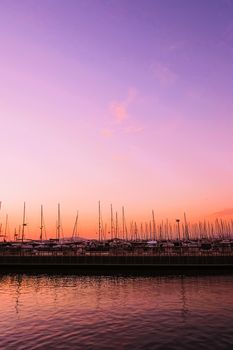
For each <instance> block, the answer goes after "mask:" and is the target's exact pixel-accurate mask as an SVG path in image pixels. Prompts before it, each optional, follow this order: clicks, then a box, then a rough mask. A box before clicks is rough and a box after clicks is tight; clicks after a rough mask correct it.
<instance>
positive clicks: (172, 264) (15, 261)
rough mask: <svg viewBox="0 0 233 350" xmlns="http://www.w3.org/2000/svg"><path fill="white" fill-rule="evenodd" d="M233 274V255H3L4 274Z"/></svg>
mask: <svg viewBox="0 0 233 350" xmlns="http://www.w3.org/2000/svg"><path fill="white" fill-rule="evenodd" d="M36 269H40V270H56V271H59V270H72V271H74V272H75V271H77V272H78V271H81V270H88V271H98V270H100V271H101V270H108V271H116V270H118V271H123V272H124V271H150V272H155V273H156V272H157V273H158V272H160V271H185V270H186V271H188V270H196V271H203V270H206V271H207V270H209V271H211V270H212V271H215V270H216V271H220V270H221V271H224V270H225V271H232V272H233V255H225V256H224V255H216V256H215V255H202V256H201V255H200V256H197V255H193V256H191V255H187V256H185V255H183V256H182V255H176V256H171V255H87V256H85V255H84V256H81V255H73V256H72V255H70V256H69V255H41V256H39V255H34V256H33V255H21V256H20V255H15V256H14V255H11V256H10V255H5V256H4V255H2V256H0V272H1V271H5V270H12V271H14V270H21V271H27V270H36Z"/></svg>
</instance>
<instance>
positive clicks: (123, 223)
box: [122, 207, 125, 239]
mask: <svg viewBox="0 0 233 350" xmlns="http://www.w3.org/2000/svg"><path fill="white" fill-rule="evenodd" d="M122 235H123V239H125V209H124V207H122Z"/></svg>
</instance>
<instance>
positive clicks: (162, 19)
mask: <svg viewBox="0 0 233 350" xmlns="http://www.w3.org/2000/svg"><path fill="white" fill-rule="evenodd" d="M132 4H133V6H132ZM232 16H233V3H232V2H231V1H215V0H213V1H211V2H210V1H197V2H196V1H195V2H190V1H185V0H179V1H176V2H174V1H172V0H170V1H163V0H161V1H154V0H147V1H138V0H135V1H133V2H132V1H129V0H113V1H107V0H106V1H105V0H103V1H97V0H78V1H76V0H69V1H59V0H40V1H28V0H21V1H17V0H12V1H8V0H1V2H0V48H1V55H0V125H1V137H0V156H1V157H0V159H1V175H0V180H1V181H0V201H1V202H2V209H1V211H0V223H2V227H3V228H4V225H5V217H6V214H8V216H9V222H8V232H9V235H11V238H13V233H14V229H15V228H16V229H17V230H18V227H19V225H21V224H22V215H23V203H24V202H26V213H27V223H28V226H27V230H28V231H27V233H26V235H27V236H30V237H38V235H39V227H40V205H41V204H43V206H44V216H45V222H46V226H47V232H48V235H50V236H54V235H55V230H56V219H57V218H56V216H57V204H58V203H61V216H62V224H63V230H64V234H65V235H67V236H69V235H70V234H71V233H72V229H73V225H74V221H75V215H76V212H77V210H79V234H80V235H81V236H82V237H96V232H97V230H98V201H101V210H102V216H103V223H104V224H105V223H106V224H107V225H108V230H109V225H110V224H109V223H110V205H111V204H112V205H113V208H114V212H115V211H118V213H119V216H120V215H121V208H122V206H124V207H125V213H126V219H127V220H128V221H127V222H128V223H129V222H130V220H136V221H137V222H139V223H140V222H145V221H148V222H149V221H150V220H151V211H152V209H153V210H154V211H155V216H156V220H166V219H169V221H170V222H172V223H175V220H176V218H177V217H180V218H181V219H182V218H183V213H184V212H186V213H187V217H188V220H189V221H195V220H203V219H204V218H212V217H216V216H220V217H221V216H223V217H226V218H227V219H230V218H232V217H233V209H232V208H233V204H232V198H233V186H232V179H233V153H232V150H233V137H232V132H233V99H232V91H233V25H232V23H233V22H232Z"/></svg>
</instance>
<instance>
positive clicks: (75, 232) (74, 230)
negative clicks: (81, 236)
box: [72, 211, 78, 239]
mask: <svg viewBox="0 0 233 350" xmlns="http://www.w3.org/2000/svg"><path fill="white" fill-rule="evenodd" d="M77 227H78V211H77V214H76V218H75V223H74V228H73V235H72V238H73V239H74V238H76V237H77V236H78V235H77V231H78V230H77Z"/></svg>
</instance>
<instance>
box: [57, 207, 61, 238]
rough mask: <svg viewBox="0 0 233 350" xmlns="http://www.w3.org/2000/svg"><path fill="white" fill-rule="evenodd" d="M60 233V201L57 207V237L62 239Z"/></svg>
mask: <svg viewBox="0 0 233 350" xmlns="http://www.w3.org/2000/svg"><path fill="white" fill-rule="evenodd" d="M60 234H61V213H60V203H58V207H57V238H58V241H60Z"/></svg>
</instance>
